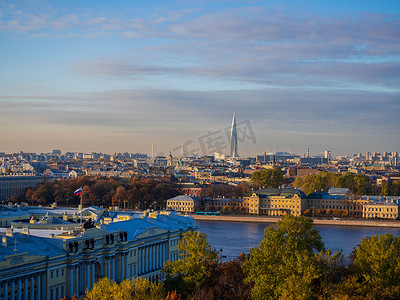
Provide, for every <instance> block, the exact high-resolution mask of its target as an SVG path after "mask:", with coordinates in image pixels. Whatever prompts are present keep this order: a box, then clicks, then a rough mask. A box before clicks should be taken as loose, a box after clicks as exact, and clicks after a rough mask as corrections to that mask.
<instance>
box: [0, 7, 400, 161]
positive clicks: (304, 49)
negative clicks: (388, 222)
mask: <svg viewBox="0 0 400 300" xmlns="http://www.w3.org/2000/svg"><path fill="white" fill-rule="evenodd" d="M399 12H400V3H399V1H284V2H283V1H256V0H254V1H195V0H193V1H134V2H133V1H113V2H111V1H63V2H61V1H40V0H39V1H36V0H34V1H0V40H1V46H0V60H1V66H2V68H1V70H0V140H1V143H0V145H1V146H0V151H5V152H16V151H25V152H30V151H32V152H47V151H50V150H51V149H61V150H62V151H64V152H66V151H81V152H92V151H101V152H108V153H113V152H125V151H128V152H144V153H148V154H149V153H150V151H151V144H152V143H154V144H155V148H156V152H158V153H168V152H169V151H173V152H174V151H175V152H177V151H178V150H176V149H177V148H179V145H181V144H185V145H190V147H189V146H188V147H189V148H191V149H189V150H191V151H197V152H198V153H199V154H206V153H205V152H213V151H214V150H221V151H223V152H225V153H228V149H227V142H228V141H227V139H226V135H225V132H224V130H225V128H226V127H229V125H230V122H231V120H232V115H233V113H234V112H235V113H236V116H237V121H238V123H240V122H246V123H242V125H243V124H245V125H246V124H247V125H246V126H247V127H246V128H247V129H251V132H252V134H253V135H252V137H253V138H247V139H246V138H245V137H246V135H245V136H244V137H243V139H242V141H241V142H239V154H241V155H255V154H260V153H262V152H264V151H265V150H268V151H289V150H290V151H293V152H295V153H298V154H300V155H302V154H303V153H305V152H306V149H307V147H310V150H311V154H318V153H320V152H321V151H323V150H331V151H332V152H333V154H334V155H340V154H352V153H356V152H366V151H399V150H400V147H399V146H400V142H399V141H400V139H399V133H398V131H399V128H400V118H399V117H398V116H399V113H400V103H399V101H400V97H399V95H400V85H399V82H400V34H399V32H400V14H399ZM249 124H250V125H249ZM243 126H244V125H243ZM243 130H246V129H243ZM243 130H242V133H245V131H243ZM248 132H249V131H248ZM248 136H249V135H247V137H248ZM204 141H208V142H207V147H206V148H207V149H206V150H204V149H205V148H204V145H205V144H204ZM174 149H175V150H174ZM201 149H203V150H201ZM207 154H208V153H207Z"/></svg>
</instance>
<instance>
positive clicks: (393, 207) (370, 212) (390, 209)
mask: <svg viewBox="0 0 400 300" xmlns="http://www.w3.org/2000/svg"><path fill="white" fill-rule="evenodd" d="M363 218H364V219H384V220H397V219H399V205H398V204H395V203H387V202H371V203H368V204H365V205H364V207H363Z"/></svg>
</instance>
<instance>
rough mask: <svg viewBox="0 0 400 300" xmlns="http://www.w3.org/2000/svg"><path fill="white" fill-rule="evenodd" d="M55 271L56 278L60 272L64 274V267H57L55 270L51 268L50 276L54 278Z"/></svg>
mask: <svg viewBox="0 0 400 300" xmlns="http://www.w3.org/2000/svg"><path fill="white" fill-rule="evenodd" d="M54 271H55V274H56V278H58V277H59V276H60V273H61V276H64V268H57V269H55V270H51V271H50V278H51V279H53V278H54Z"/></svg>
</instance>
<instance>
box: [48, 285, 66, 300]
mask: <svg viewBox="0 0 400 300" xmlns="http://www.w3.org/2000/svg"><path fill="white" fill-rule="evenodd" d="M62 297H64V284H58V285H54V286H51V287H50V300H57V299H60V298H62Z"/></svg>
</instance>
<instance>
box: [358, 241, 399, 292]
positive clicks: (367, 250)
mask: <svg viewBox="0 0 400 300" xmlns="http://www.w3.org/2000/svg"><path fill="white" fill-rule="evenodd" d="M353 261H354V264H355V266H356V270H357V274H358V276H359V277H361V280H362V281H361V282H362V285H363V287H364V289H365V291H366V292H367V293H368V292H369V293H370V294H371V295H372V296H373V297H377V298H379V299H399V298H400V286H399V282H400V237H394V236H393V235H392V234H391V233H386V234H384V235H381V236H378V235H373V236H372V237H369V238H363V239H362V240H361V243H360V244H359V245H358V246H357V247H356V249H355V250H354V253H353ZM383 293H385V295H386V296H385V297H382V295H383Z"/></svg>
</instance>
